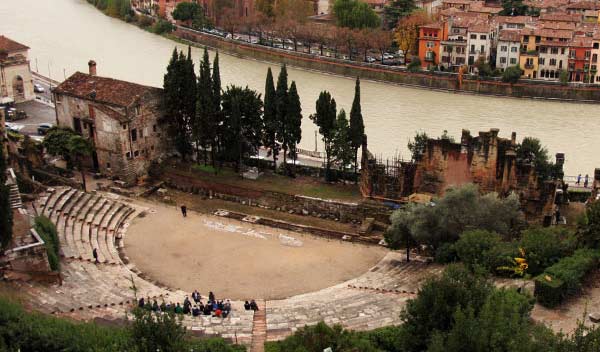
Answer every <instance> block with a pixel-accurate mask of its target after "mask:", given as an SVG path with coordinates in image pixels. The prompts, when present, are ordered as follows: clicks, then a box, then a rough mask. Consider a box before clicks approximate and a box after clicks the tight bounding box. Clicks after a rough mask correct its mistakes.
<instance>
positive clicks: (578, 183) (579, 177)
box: [575, 174, 581, 185]
mask: <svg viewBox="0 0 600 352" xmlns="http://www.w3.org/2000/svg"><path fill="white" fill-rule="evenodd" d="M575 184H576V185H580V184H581V174H579V175H577V182H575Z"/></svg>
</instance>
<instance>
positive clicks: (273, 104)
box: [263, 67, 279, 171]
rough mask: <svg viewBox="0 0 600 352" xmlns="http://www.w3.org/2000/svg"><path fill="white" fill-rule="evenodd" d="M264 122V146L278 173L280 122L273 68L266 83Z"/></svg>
mask: <svg viewBox="0 0 600 352" xmlns="http://www.w3.org/2000/svg"><path fill="white" fill-rule="evenodd" d="M264 104H265V107H264V114H263V121H264V125H265V133H264V140H263V145H264V146H265V147H267V148H268V149H269V153H271V155H272V156H273V167H274V168H275V171H277V155H278V154H279V143H277V131H279V120H278V119H277V95H276V93H275V83H274V82H273V73H272V72H271V68H270V67H269V69H268V70H267V78H266V82H265V99H264Z"/></svg>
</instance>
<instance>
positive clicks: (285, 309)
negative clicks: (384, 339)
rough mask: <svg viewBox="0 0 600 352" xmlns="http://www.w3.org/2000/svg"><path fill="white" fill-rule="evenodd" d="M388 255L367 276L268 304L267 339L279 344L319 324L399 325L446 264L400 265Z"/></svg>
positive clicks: (357, 327) (397, 258)
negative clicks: (403, 314) (407, 306)
mask: <svg viewBox="0 0 600 352" xmlns="http://www.w3.org/2000/svg"><path fill="white" fill-rule="evenodd" d="M402 257H403V254H401V253H395V252H390V253H388V255H386V257H385V258H384V259H382V260H381V261H380V262H379V263H378V264H377V266H375V267H374V268H372V269H371V270H370V271H368V272H366V273H365V274H363V275H361V276H359V277H357V278H355V279H352V280H349V281H347V282H344V283H342V284H339V285H336V286H332V287H329V288H326V289H323V290H320V291H317V292H311V293H307V294H303V295H298V296H294V297H290V298H287V299H284V300H277V301H268V302H267V309H266V313H267V318H266V320H267V339H268V340H269V341H274V340H279V339H281V338H283V337H285V336H288V335H290V334H292V333H293V332H295V331H296V330H298V329H299V328H301V327H304V326H305V325H314V324H317V323H318V322H320V321H324V322H325V323H327V324H330V325H332V324H341V325H342V326H343V327H345V328H348V329H353V330H370V329H375V328H379V327H383V326H388V325H395V324H400V323H401V321H400V313H401V312H402V309H403V308H404V305H405V304H406V302H407V301H408V300H409V299H411V298H414V297H415V295H416V293H417V291H418V287H419V286H420V285H421V284H422V283H423V281H424V280H425V279H426V278H428V277H430V276H432V275H438V274H439V273H441V271H442V270H443V267H442V266H438V265H434V264H426V263H423V262H410V263H406V262H403V261H402V259H401V258H402Z"/></svg>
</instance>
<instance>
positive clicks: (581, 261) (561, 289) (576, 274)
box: [535, 249, 600, 307]
mask: <svg viewBox="0 0 600 352" xmlns="http://www.w3.org/2000/svg"><path fill="white" fill-rule="evenodd" d="M599 258H600V253H599V252H598V251H597V250H593V249H578V250H577V251H575V253H574V254H573V255H572V256H570V257H565V258H563V259H561V260H560V261H559V262H558V263H556V264H554V265H552V266H551V267H549V268H547V269H546V270H545V271H544V272H543V273H542V274H540V275H538V276H537V277H536V278H535V295H536V297H537V299H538V301H539V302H540V303H541V304H543V305H545V306H547V307H554V306H556V305H558V304H559V303H560V302H562V300H563V299H564V298H565V297H567V296H569V295H573V294H575V293H578V292H579V290H580V289H581V285H582V282H583V280H584V278H585V276H586V274H588V273H589V272H590V271H592V270H593V269H595V268H597V267H598V259H599Z"/></svg>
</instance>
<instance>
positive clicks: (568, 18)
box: [540, 12, 581, 22]
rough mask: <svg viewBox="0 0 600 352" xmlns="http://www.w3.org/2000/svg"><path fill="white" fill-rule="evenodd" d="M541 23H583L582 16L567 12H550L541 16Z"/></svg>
mask: <svg viewBox="0 0 600 352" xmlns="http://www.w3.org/2000/svg"><path fill="white" fill-rule="evenodd" d="M540 21H551V22H581V14H577V13H574V14H569V13H566V12H550V13H543V14H541V15H540Z"/></svg>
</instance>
